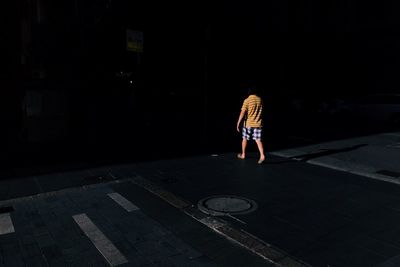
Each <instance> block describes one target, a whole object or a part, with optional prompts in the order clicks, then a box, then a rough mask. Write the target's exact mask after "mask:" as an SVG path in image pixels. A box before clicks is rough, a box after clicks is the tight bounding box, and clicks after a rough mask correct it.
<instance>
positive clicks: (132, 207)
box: [107, 193, 139, 212]
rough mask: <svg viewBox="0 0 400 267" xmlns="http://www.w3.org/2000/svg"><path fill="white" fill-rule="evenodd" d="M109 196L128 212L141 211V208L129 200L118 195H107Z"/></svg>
mask: <svg viewBox="0 0 400 267" xmlns="http://www.w3.org/2000/svg"><path fill="white" fill-rule="evenodd" d="M107 196H109V197H110V198H111V199H112V200H114V201H115V202H117V204H118V205H120V206H121V207H123V208H124V209H125V210H126V211H127V212H131V211H135V210H139V208H138V207H137V206H136V205H135V204H133V203H132V202H130V201H129V200H127V199H126V198H124V197H123V196H121V195H120V194H118V193H110V194H107Z"/></svg>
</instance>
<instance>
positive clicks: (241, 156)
mask: <svg viewBox="0 0 400 267" xmlns="http://www.w3.org/2000/svg"><path fill="white" fill-rule="evenodd" d="M237 157H238V159H245V158H246V157H245V156H243V154H237Z"/></svg>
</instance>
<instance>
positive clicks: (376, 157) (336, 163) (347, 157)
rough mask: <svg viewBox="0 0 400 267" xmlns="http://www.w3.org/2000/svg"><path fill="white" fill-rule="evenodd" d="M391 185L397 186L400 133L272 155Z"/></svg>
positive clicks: (331, 143)
mask: <svg viewBox="0 0 400 267" xmlns="http://www.w3.org/2000/svg"><path fill="white" fill-rule="evenodd" d="M272 154H273V155H277V156H282V157H286V158H291V159H294V160H299V161H304V162H307V163H310V164H315V165H319V166H323V167H327V168H332V169H335V170H340V171H345V172H349V173H354V174H358V175H362V176H365V177H369V178H374V179H378V180H382V181H388V182H392V183H396V184H399V183H400V164H399V158H400V132H391V133H383V134H376V135H370V136H364V137H357V138H349V139H344V140H337V141H331V142H325V143H320V144H314V145H309V146H301V147H297V148H292V149H287V150H280V151H275V152H272Z"/></svg>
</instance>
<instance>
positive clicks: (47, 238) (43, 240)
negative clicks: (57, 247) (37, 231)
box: [35, 233, 55, 248]
mask: <svg viewBox="0 0 400 267" xmlns="http://www.w3.org/2000/svg"><path fill="white" fill-rule="evenodd" d="M35 239H36V242H37V243H38V245H39V247H40V248H44V247H48V246H52V245H54V244H55V241H54V239H53V237H52V236H51V235H50V233H48V234H44V235H39V236H35Z"/></svg>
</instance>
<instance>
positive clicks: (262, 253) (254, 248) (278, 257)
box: [131, 176, 310, 267]
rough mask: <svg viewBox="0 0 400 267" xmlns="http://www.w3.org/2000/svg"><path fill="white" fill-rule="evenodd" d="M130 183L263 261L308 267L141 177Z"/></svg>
mask: <svg viewBox="0 0 400 267" xmlns="http://www.w3.org/2000/svg"><path fill="white" fill-rule="evenodd" d="M131 181H132V183H134V184H135V185H137V186H139V187H142V188H143V189H145V190H147V191H148V192H150V193H152V194H154V195H156V196H157V197H159V198H161V199H163V200H164V201H166V202H167V203H169V204H170V205H172V206H174V207H175V208H178V209H179V210H181V211H182V212H183V213H185V214H186V215H188V216H190V217H191V218H193V219H195V220H196V221H198V222H200V223H202V224H204V225H205V226H207V227H208V228H210V229H211V230H213V231H214V232H216V233H218V234H220V235H222V236H223V237H225V238H226V239H228V240H230V241H232V242H234V243H236V244H238V245H240V246H242V247H244V248H245V249H248V250H250V251H251V252H253V253H254V254H256V255H258V256H259V257H261V258H263V259H264V260H266V261H268V262H270V263H273V264H275V265H276V266H281V267H306V266H310V265H308V264H307V263H304V262H302V261H300V260H299V259H296V258H294V257H292V256H290V255H288V254H287V253H285V252H283V251H281V250H279V249H278V248H275V247H273V246H272V245H270V244H267V243H266V242H264V241H262V240H261V239H259V238H256V237H254V236H253V235H251V234H249V233H247V232H245V231H243V230H241V229H236V228H234V227H232V226H231V225H230V224H229V223H227V222H226V221H224V220H222V219H219V218H217V217H214V216H209V215H206V214H204V213H202V212H201V211H200V210H198V209H197V208H195V206H194V205H192V204H191V203H189V202H187V201H185V200H183V199H181V198H179V197H177V196H175V195H174V194H173V193H171V192H168V191H166V190H164V189H163V188H162V187H161V186H159V185H157V184H155V183H153V182H151V181H149V180H147V179H145V178H143V177H141V176H135V177H132V178H131Z"/></svg>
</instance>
